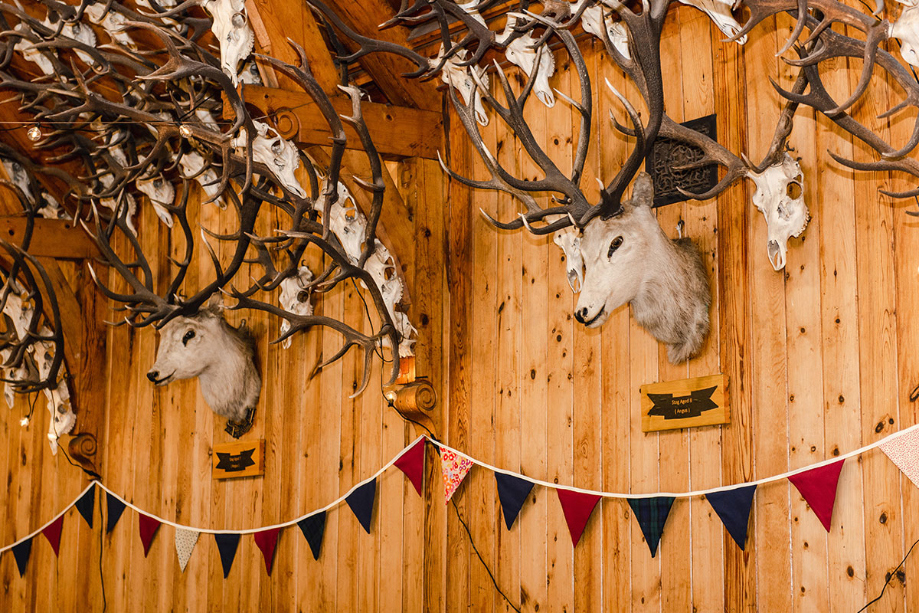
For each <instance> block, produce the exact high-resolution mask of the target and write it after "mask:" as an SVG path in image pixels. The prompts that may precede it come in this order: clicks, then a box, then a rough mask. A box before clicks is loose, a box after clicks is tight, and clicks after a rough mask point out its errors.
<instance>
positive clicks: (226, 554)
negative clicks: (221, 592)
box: [214, 534, 239, 579]
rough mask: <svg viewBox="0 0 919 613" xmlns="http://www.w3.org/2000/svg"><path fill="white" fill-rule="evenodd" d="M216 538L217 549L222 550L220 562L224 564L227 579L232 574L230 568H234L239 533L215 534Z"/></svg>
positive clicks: (224, 573) (224, 576)
mask: <svg viewBox="0 0 919 613" xmlns="http://www.w3.org/2000/svg"><path fill="white" fill-rule="evenodd" d="M214 540H215V541H217V550H218V551H219V552H220V564H222V565H223V578H224V579H226V578H227V577H229V576H230V569H231V568H233V559H234V558H235V557H236V548H237V547H239V535H238V534H215V535H214Z"/></svg>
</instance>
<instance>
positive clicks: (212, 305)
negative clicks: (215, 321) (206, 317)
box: [206, 292, 226, 315]
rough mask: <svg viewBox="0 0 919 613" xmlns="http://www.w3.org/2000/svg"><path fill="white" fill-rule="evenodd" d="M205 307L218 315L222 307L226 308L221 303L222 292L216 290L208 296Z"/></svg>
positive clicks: (222, 309)
mask: <svg viewBox="0 0 919 613" xmlns="http://www.w3.org/2000/svg"><path fill="white" fill-rule="evenodd" d="M206 309H207V310H208V311H211V312H212V313H214V314H215V315H220V314H221V313H223V311H224V309H226V307H225V306H224V304H223V294H221V293H220V292H216V293H214V294H213V295H212V296H211V297H210V298H208V299H207V307H206Z"/></svg>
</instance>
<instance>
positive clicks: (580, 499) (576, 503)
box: [555, 488, 600, 547]
mask: <svg viewBox="0 0 919 613" xmlns="http://www.w3.org/2000/svg"><path fill="white" fill-rule="evenodd" d="M555 493H556V494H558V501H559V502H560V503H562V512H563V513H564V514H565V522H566V523H567V524H568V532H570V533H571V543H572V544H573V545H574V546H575V547H577V546H578V541H580V540H581V535H582V534H583V533H584V526H586V525H587V520H588V519H590V514H591V513H593V510H594V507H595V506H597V503H598V502H600V497H599V496H597V495H596V494H582V493H581V492H573V491H571V490H566V489H564V488H559V489H556V490H555Z"/></svg>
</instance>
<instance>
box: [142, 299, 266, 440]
mask: <svg viewBox="0 0 919 613" xmlns="http://www.w3.org/2000/svg"><path fill="white" fill-rule="evenodd" d="M254 355H255V350H254V346H253V341H252V338H251V336H250V335H249V331H248V329H247V328H246V327H245V324H244V325H242V326H240V327H239V328H234V327H233V326H231V325H230V324H228V323H227V321H226V320H225V319H224V317H223V305H222V304H219V302H215V301H214V300H212V302H211V304H210V305H208V306H207V307H206V308H203V309H201V310H200V311H198V313H197V314H196V315H194V316H191V317H176V318H175V319H172V320H171V321H169V322H168V323H166V324H165V325H164V326H163V327H162V328H161V329H160V345H159V348H158V349H157V352H156V361H155V362H154V363H153V366H152V367H151V368H150V371H149V372H148V373H147V378H148V379H149V380H150V381H151V382H152V383H154V384H155V385H157V386H161V385H167V384H169V383H171V382H172V381H176V380H178V379H192V378H194V377H198V381H199V383H200V384H201V394H202V395H203V396H204V400H205V401H206V402H207V404H208V406H210V407H211V410H212V411H214V412H215V413H217V414H218V415H221V416H223V417H226V418H227V421H228V422H229V423H228V424H227V432H229V433H230V434H231V435H232V436H234V437H236V438H238V437H239V436H241V435H242V434H245V433H246V432H248V430H249V428H251V426H252V420H253V418H254V413H255V406H256V404H257V402H258V397H259V392H260V391H261V387H262V380H261V377H260V376H259V374H258V370H257V369H256V367H255V360H254Z"/></svg>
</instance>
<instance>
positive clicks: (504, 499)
mask: <svg viewBox="0 0 919 613" xmlns="http://www.w3.org/2000/svg"><path fill="white" fill-rule="evenodd" d="M495 481H496V482H497V484H498V498H500V499H501V511H502V512H503V513H504V523H505V524H506V525H507V529H508V530H510V529H511V526H513V525H514V521H515V520H516V519H517V515H519V514H520V509H521V508H523V503H524V502H526V499H527V496H529V495H530V491H531V490H532V489H533V484H532V483H530V482H529V481H527V480H526V479H521V478H520V477H516V476H514V475H505V474H504V473H497V472H496V473H495Z"/></svg>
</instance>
